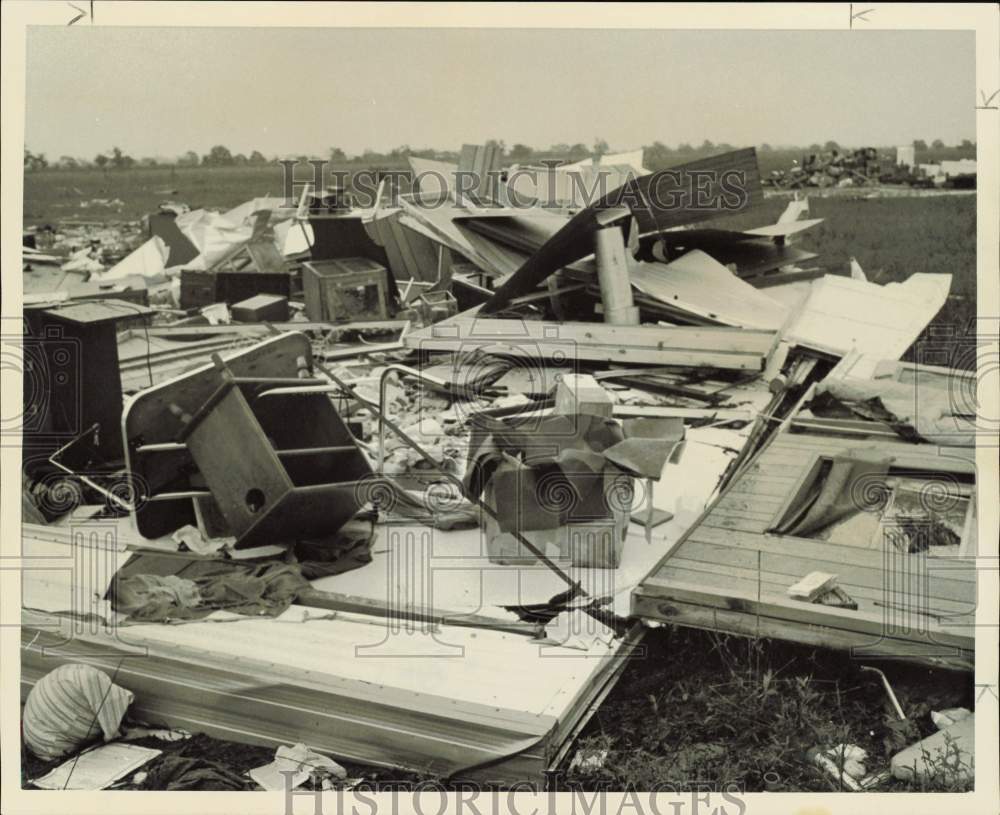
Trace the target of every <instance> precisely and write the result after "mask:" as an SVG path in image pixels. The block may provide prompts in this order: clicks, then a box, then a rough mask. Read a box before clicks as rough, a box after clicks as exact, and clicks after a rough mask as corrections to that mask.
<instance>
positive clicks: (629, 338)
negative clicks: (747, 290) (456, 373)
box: [404, 317, 775, 371]
mask: <svg viewBox="0 0 1000 815" xmlns="http://www.w3.org/2000/svg"><path fill="white" fill-rule="evenodd" d="M774 339H775V334H774V333H773V332H769V331H753V330H744V329H734V328H704V327H677V328H665V327H660V326H638V327H634V326H614V325H608V324H605V323H559V324H556V323H543V322H537V321H522V320H503V319H488V318H481V319H476V318H472V317H457V318H451V319H450V320H445V321H443V322H441V323H439V324H438V325H436V326H431V327H429V328H427V329H423V330H420V331H416V332H413V333H411V334H409V335H408V336H407V337H406V339H405V340H404V342H405V344H406V345H407V346H408V347H410V348H418V349H423V350H435V351H436V350H440V351H454V350H457V349H459V348H461V349H463V350H467V349H472V348H474V347H482V348H489V349H492V350H493V351H494V352H495V353H499V354H509V355H511V356H518V357H530V358H538V357H543V358H544V357H545V356H546V355H549V354H552V353H558V354H560V355H566V354H570V355H571V358H572V359H581V360H591V361H603V362H615V363H635V364H650V365H676V366H682V367H690V366H695V367H699V366H707V367H715V368H723V369H729V370H751V371H760V370H762V369H763V364H764V360H765V358H766V356H767V354H768V353H769V351H770V349H771V347H772V345H773V343H774Z"/></svg>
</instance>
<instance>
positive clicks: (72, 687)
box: [21, 662, 135, 760]
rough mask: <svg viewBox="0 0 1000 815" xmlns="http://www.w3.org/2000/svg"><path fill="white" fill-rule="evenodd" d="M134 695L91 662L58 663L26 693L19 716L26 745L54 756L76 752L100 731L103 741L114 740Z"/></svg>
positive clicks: (38, 753)
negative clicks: (116, 683)
mask: <svg viewBox="0 0 1000 815" xmlns="http://www.w3.org/2000/svg"><path fill="white" fill-rule="evenodd" d="M134 698H135V697H134V695H133V694H132V691H129V690H125V688H120V687H118V685H115V684H114V683H113V682H112V681H111V679H110V678H109V677H108V675H107V674H106V673H104V671H101V670H98V669H97V668H95V667H93V666H92V665H82V664H79V663H76V662H71V663H68V664H66V665H60V666H59V667H58V668H56V669H55V670H53V671H49V673H47V674H46V675H45V676H43V677H42V678H41V679H39V680H38V682H36V683H35V687H33V688H32V689H31V692H30V693H29V694H28V699H27V701H26V702H25V704H24V712H23V713H22V715H21V729H22V732H23V734H24V741H25V744H27V745H28V748H29V749H30V750H31V752H32V753H34V754H35V755H36V756H38V757H39V758H42V759H49V760H51V759H57V758H62V757H63V756H65V755H69V754H70V753H75V752H76V751H77V750H78V749H80V748H81V747H83V746H84V745H86V744H88V743H90V742H92V741H94V740H95V739H97V738H98V736H100V735H102V734H103V736H104V741H113V740H114V739H116V738H118V736H119V733H118V729H119V727H120V726H121V723H122V719H123V718H125V711H126V710H127V709H128V706H129V705H131V704H132V700H133V699H134Z"/></svg>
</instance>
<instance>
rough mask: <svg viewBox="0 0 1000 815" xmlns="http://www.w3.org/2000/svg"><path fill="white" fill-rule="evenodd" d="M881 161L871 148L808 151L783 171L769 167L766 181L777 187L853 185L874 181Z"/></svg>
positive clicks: (879, 172)
mask: <svg viewBox="0 0 1000 815" xmlns="http://www.w3.org/2000/svg"><path fill="white" fill-rule="evenodd" d="M881 177H882V163H881V160H880V159H879V154H878V150H877V149H875V148H874V147H859V148H857V149H855V150H846V151H841V150H829V151H826V152H823V153H810V154H808V155H805V156H803V157H802V161H801V163H800V162H798V161H796V162H794V163H793V164H792V166H791V167H789V168H788V169H787V170H772V171H771V174H770V175H769V176H768V178H767V183H768V184H769V185H770V186H772V187H777V188H779V189H788V190H791V189H800V188H802V187H820V188H822V187H834V186H836V187H853V186H867V185H871V184H878V183H879V182H880V180H881Z"/></svg>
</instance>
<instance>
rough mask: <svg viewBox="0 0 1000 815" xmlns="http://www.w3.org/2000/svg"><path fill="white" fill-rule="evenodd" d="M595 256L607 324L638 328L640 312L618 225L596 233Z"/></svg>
mask: <svg viewBox="0 0 1000 815" xmlns="http://www.w3.org/2000/svg"><path fill="white" fill-rule="evenodd" d="M594 257H595V258H596V260H597V281H598V283H599V284H600V287H601V304H602V305H603V306H604V322H606V323H610V324H612V325H639V309H638V308H636V306H635V302H634V301H633V299H632V281H631V280H630V279H629V274H628V261H627V259H626V255H625V241H624V239H623V237H622V231H621V229H620V228H619V227H618V226H608V227H605V228H604V229H598V230H597V232H595V233H594Z"/></svg>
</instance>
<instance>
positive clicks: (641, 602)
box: [632, 593, 975, 670]
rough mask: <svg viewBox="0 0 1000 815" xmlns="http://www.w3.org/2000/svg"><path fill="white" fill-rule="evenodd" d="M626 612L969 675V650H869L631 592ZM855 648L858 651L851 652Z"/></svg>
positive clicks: (852, 636) (855, 640) (824, 634)
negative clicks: (915, 663)
mask: <svg viewBox="0 0 1000 815" xmlns="http://www.w3.org/2000/svg"><path fill="white" fill-rule="evenodd" d="M632 613H633V614H634V615H636V616H637V617H641V618H643V619H655V620H664V621H667V622H671V623H674V624H677V625H685V626H690V627H693V628H699V629H703V630H709V631H722V632H726V633H733V634H741V635H744V636H749V637H772V638H774V639H781V640H789V641H791V642H799V643H803V644H805V645H812V646H816V647H821V648H839V649H842V650H851V651H853V652H854V653H853V655H854V658H855V659H860V658H863V657H864V656H865V654H868V655H870V656H872V658H880V657H883V656H890V657H891V656H895V657H896V658H899V659H906V660H915V661H919V662H921V663H926V664H930V665H934V666H940V667H947V668H960V669H965V670H972V669H973V668H974V666H975V661H974V652H973V650H972V647H971V645H970V646H968V647H967V648H966V649H964V650H962V651H959V652H958V653H955V652H953V651H949V652H947V653H942V652H943V651H945V649H942V648H940V647H936V646H927V645H922V644H920V643H913V642H911V641H909V640H905V639H895V638H882V639H880V640H879V641H878V643H877V645H876V646H874V647H869V648H868V649H867V650H865V647H866V646H871V644H872V643H873V642H874V640H873V638H872V637H871V636H870V635H867V634H861V633H858V632H855V631H850V630H844V629H838V628H832V627H829V626H822V625H810V624H804V623H795V622H790V621H788V620H781V619H777V620H776V619H772V618H769V617H766V616H758V615H753V614H747V613H745V612H742V611H731V610H726V609H720V608H713V607H708V606H703V605H699V604H697V603H685V602H681V601H679V600H663V599H661V598H655V597H648V596H646V595H644V594H641V593H636V594H634V595H633V597H632ZM855 649H860V650H855Z"/></svg>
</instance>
